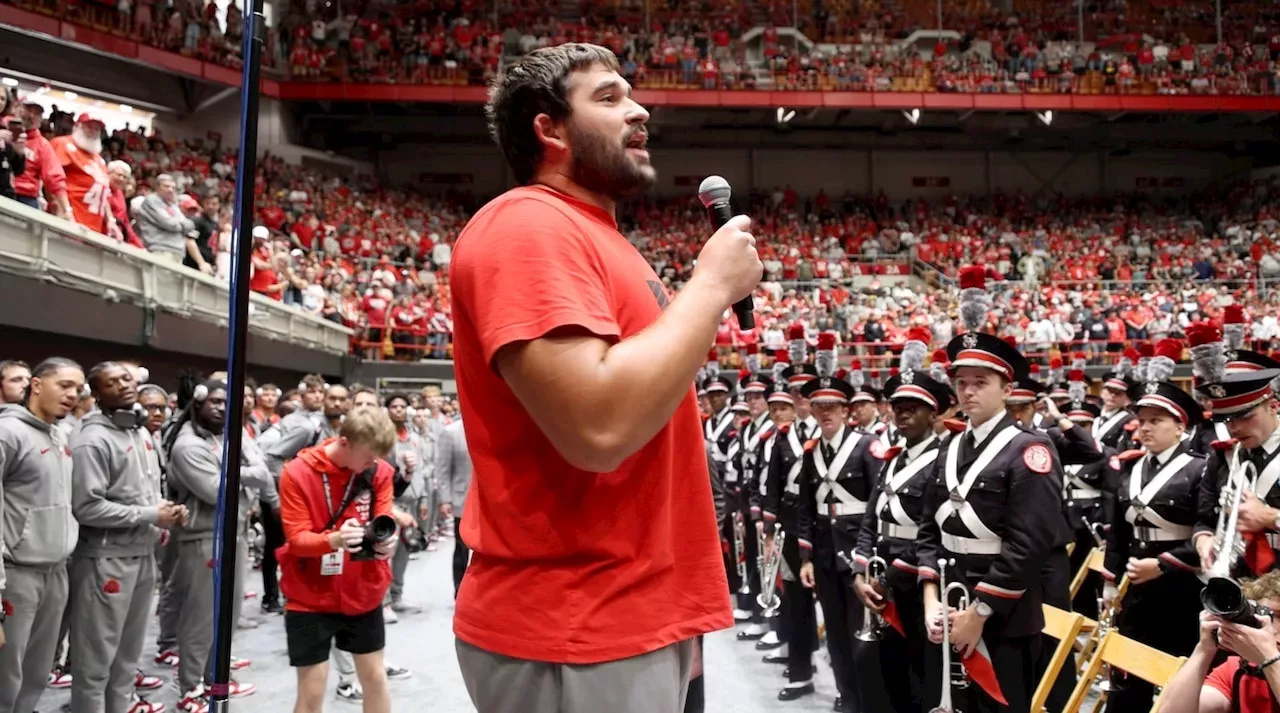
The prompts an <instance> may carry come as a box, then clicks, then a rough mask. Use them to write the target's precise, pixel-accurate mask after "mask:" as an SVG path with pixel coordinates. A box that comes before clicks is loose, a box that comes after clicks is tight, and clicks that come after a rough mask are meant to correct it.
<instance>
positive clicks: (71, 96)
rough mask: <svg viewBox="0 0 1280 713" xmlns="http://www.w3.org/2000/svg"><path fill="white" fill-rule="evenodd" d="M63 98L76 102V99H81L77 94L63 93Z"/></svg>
mask: <svg viewBox="0 0 1280 713" xmlns="http://www.w3.org/2000/svg"><path fill="white" fill-rule="evenodd" d="M62 96H64V97H66V98H67V99H70V100H71V101H75V100H76V99H79V98H80V95H79V94H76V93H75V92H63V93H62Z"/></svg>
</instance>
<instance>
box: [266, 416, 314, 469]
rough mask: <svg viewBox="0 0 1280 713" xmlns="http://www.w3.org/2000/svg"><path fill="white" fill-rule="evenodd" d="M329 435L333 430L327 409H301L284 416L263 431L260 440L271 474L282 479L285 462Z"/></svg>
mask: <svg viewBox="0 0 1280 713" xmlns="http://www.w3.org/2000/svg"><path fill="white" fill-rule="evenodd" d="M329 435H332V431H331V430H330V429H329V422H328V421H327V420H326V419H325V417H324V411H303V410H301V409H299V410H297V411H294V412H293V413H291V414H289V415H288V416H285V417H284V418H282V419H280V423H277V424H276V425H275V426H274V427H272V428H271V429H269V430H267V431H266V432H264V433H263V434H262V439H261V443H260V445H261V446H262V455H263V456H265V457H266V460H267V468H268V469H270V470H271V475H273V476H275V477H276V478H279V477H280V471H281V470H283V469H284V464H285V463H288V462H289V461H291V460H293V458H294V456H296V455H298V453H300V452H302V449H303V448H307V447H309V446H312V445H314V444H316V443H319V442H320V441H322V440H324V439H325V438H326V437H327V436H329Z"/></svg>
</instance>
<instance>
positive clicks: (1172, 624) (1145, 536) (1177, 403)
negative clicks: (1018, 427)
mask: <svg viewBox="0 0 1280 713" xmlns="http://www.w3.org/2000/svg"><path fill="white" fill-rule="evenodd" d="M1182 350H1183V345H1182V343H1181V342H1179V341H1177V340H1175V339H1164V340H1161V341H1160V343H1159V344H1157V345H1156V350H1155V351H1156V356H1154V357H1152V358H1151V361H1150V363H1149V365H1148V366H1147V369H1146V373H1145V374H1144V376H1146V377H1147V381H1146V382H1143V383H1138V384H1135V385H1134V387H1133V389H1132V392H1131V396H1130V398H1131V399H1133V400H1134V402H1135V407H1136V410H1137V417H1136V418H1137V420H1138V424H1139V425H1138V428H1137V430H1136V436H1137V440H1138V442H1139V443H1140V444H1141V446H1142V450H1130V451H1127V452H1125V453H1123V454H1121V456H1120V460H1121V462H1122V463H1123V471H1122V472H1121V475H1120V481H1119V483H1118V487H1117V488H1116V510H1115V513H1114V516H1113V519H1112V522H1111V532H1110V533H1109V537H1108V538H1107V554H1106V557H1105V560H1104V563H1105V569H1104V572H1103V577H1105V578H1106V579H1107V585H1106V588H1105V592H1104V594H1103V597H1104V598H1105V599H1107V600H1108V601H1110V600H1112V599H1113V598H1114V597H1115V596H1116V587H1115V583H1116V582H1118V581H1119V579H1120V577H1121V576H1123V575H1125V574H1127V575H1128V577H1129V592H1128V594H1126V595H1125V598H1124V602H1123V606H1122V607H1121V608H1120V612H1119V615H1118V619H1117V625H1118V628H1119V631H1120V633H1121V634H1123V635H1125V636H1127V637H1130V638H1132V639H1135V640H1137V641H1140V642H1142V643H1144V644H1147V645H1148V646H1153V647H1155V648H1157V649H1160V650H1161V651H1164V652H1166V653H1170V654H1174V655H1176V656H1183V655H1186V654H1189V653H1191V650H1192V649H1193V648H1195V645H1196V640H1197V638H1198V626H1199V624H1198V620H1197V616H1198V615H1199V612H1200V589H1201V584H1200V580H1199V579H1198V578H1197V576H1196V575H1197V574H1198V573H1199V571H1200V567H1199V565H1200V562H1199V559H1198V558H1197V556H1196V552H1195V548H1194V546H1193V545H1192V544H1191V535H1192V532H1193V529H1194V525H1195V522H1196V516H1197V513H1198V512H1199V508H1198V499H1199V492H1200V478H1201V474H1202V473H1203V472H1204V466H1205V461H1204V458H1203V457H1202V456H1199V455H1197V454H1195V453H1193V452H1191V440H1190V439H1189V438H1187V437H1185V433H1186V430H1187V428H1189V427H1191V426H1194V425H1195V424H1196V423H1198V422H1199V421H1200V420H1201V419H1202V418H1203V413H1202V411H1201V408H1200V404H1199V403H1197V402H1196V400H1195V398H1194V397H1192V396H1191V395H1190V394H1188V393H1187V392H1185V391H1183V390H1182V389H1180V388H1178V387H1177V386H1176V385H1174V384H1173V383H1171V382H1169V381H1168V380H1167V379H1168V378H1169V377H1170V376H1172V375H1173V369H1174V364H1175V363H1176V359H1177V358H1178V357H1180V356H1181V354H1182ZM1151 695H1152V687H1151V685H1150V684H1148V683H1146V682H1144V681H1142V680H1140V679H1138V678H1136V677H1134V676H1122V675H1119V674H1117V675H1113V676H1112V681H1111V696H1110V698H1109V700H1108V702H1107V710H1108V711H1115V712H1116V713H1119V712H1120V711H1134V710H1145V709H1147V708H1149V707H1150V706H1151Z"/></svg>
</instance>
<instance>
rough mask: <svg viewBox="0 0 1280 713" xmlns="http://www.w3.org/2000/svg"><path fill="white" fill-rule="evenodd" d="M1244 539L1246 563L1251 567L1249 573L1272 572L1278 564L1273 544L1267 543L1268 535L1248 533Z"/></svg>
mask: <svg viewBox="0 0 1280 713" xmlns="http://www.w3.org/2000/svg"><path fill="white" fill-rule="evenodd" d="M1244 539H1245V550H1244V563H1245V564H1246V565H1248V566H1249V571H1251V572H1254V573H1258V572H1270V571H1271V568H1272V567H1274V566H1275V564H1276V551H1275V550H1273V549H1271V543H1270V542H1267V538H1266V534H1265V533H1262V532H1247V533H1245V534H1244Z"/></svg>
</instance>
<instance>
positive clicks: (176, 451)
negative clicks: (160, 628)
mask: <svg viewBox="0 0 1280 713" xmlns="http://www.w3.org/2000/svg"><path fill="white" fill-rule="evenodd" d="M205 386H206V388H207V389H208V396H207V397H206V398H205V399H204V400H203V401H200V402H197V403H196V404H195V405H194V407H193V411H192V418H191V420H190V421H187V422H186V423H184V424H183V425H182V426H181V429H180V430H179V431H178V437H177V440H176V441H174V444H173V449H172V451H171V452H170V454H169V488H170V491H171V492H172V493H173V496H174V500H175V501H176V502H178V503H180V504H182V505H185V506H186V508H187V523H186V524H185V525H183V526H182V527H180V528H178V529H176V530H175V531H174V536H175V537H176V538H177V540H178V559H177V568H176V570H175V572H174V585H173V594H174V596H176V597H178V601H180V602H181V605H180V606H181V613H180V614H179V616H178V651H179V652H181V659H180V662H179V664H178V689H179V690H180V691H181V692H182V694H183V696H184V697H186V696H192V697H195V698H202V697H203V693H204V690H203V686H204V684H205V683H206V682H205V675H206V673H207V672H208V663H209V659H210V657H211V656H212V647H213V623H214V622H213V607H214V581H213V570H212V569H211V566H212V564H213V544H214V530H215V528H216V527H217V507H218V490H219V486H220V484H221V480H222V429H223V425H224V422H225V419H226V386H225V385H222V384H221V383H220V382H206V383H205ZM244 445H245V446H246V447H243V448H242V449H241V468H240V486H241V491H240V499H239V500H240V502H239V513H238V517H237V519H236V526H237V527H238V528H239V531H238V533H237V536H236V537H237V541H236V560H235V567H236V592H235V595H234V596H233V597H232V602H233V604H232V611H231V612H230V616H231V620H232V621H238V620H239V618H240V605H241V601H242V600H243V599H244V581H245V576H246V575H247V573H248V553H249V548H248V546H247V537H248V530H249V511H250V510H251V509H252V506H253V496H252V494H251V491H254V490H263V491H265V490H268V489H270V490H271V491H274V489H275V488H274V482H273V480H272V477H271V472H270V471H269V470H268V469H267V464H266V462H265V461H264V460H263V459H262V457H261V454H260V453H259V452H258V449H257V448H256V447H253V441H252V439H245V441H244ZM237 688H239V685H238V684H233V689H232V694H233V695H234V694H235V693H236V692H237Z"/></svg>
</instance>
